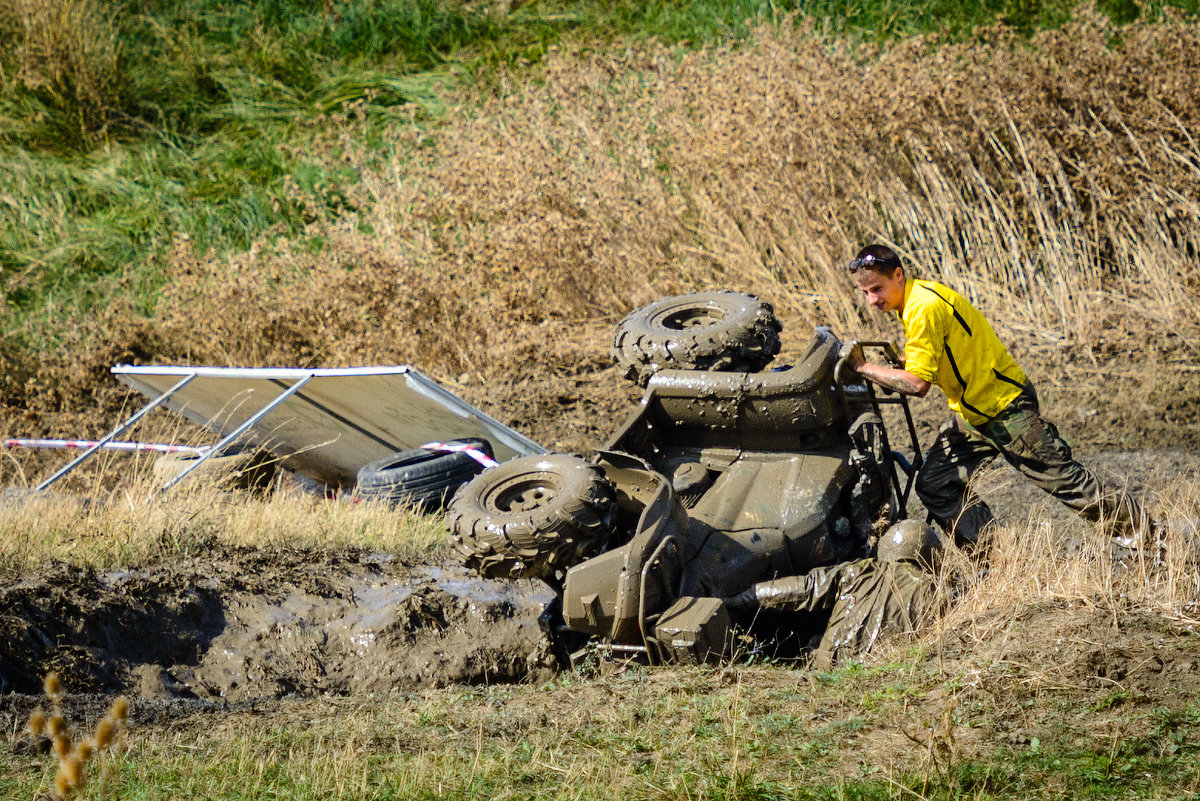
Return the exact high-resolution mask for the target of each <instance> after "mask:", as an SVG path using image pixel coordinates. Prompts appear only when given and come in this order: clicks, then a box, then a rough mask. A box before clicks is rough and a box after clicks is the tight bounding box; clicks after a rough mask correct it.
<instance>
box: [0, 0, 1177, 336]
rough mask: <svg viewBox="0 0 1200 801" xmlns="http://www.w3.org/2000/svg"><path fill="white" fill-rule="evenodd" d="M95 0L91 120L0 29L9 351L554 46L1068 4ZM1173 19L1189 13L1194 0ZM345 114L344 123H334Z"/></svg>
mask: <svg viewBox="0 0 1200 801" xmlns="http://www.w3.org/2000/svg"><path fill="white" fill-rule="evenodd" d="M95 2H96V3H97V9H98V11H97V13H98V14H99V15H100V17H101V18H103V19H107V20H110V21H111V24H112V36H115V42H112V41H109V42H108V45H111V46H110V47H108V49H105V39H104V36H103V35H101V34H102V33H103V32H102V31H101V32H100V33H97V41H99V42H100V44H99V45H93V46H92V50H89V51H88V52H89V53H93V54H94V53H96V52H100V53H101V54H103V53H110V54H112V56H111V59H110V60H109V61H105V60H104V59H103V58H101V57H100V56H95V55H93V56H92V57H93V58H94V59H97V64H98V66H97V68H96V69H97V72H98V73H99V74H101V76H102V79H97V86H99V87H100V88H99V89H97V92H98V93H99V94H100V95H101V96H102V97H103V102H102V103H101V104H100V106H96V104H95V103H93V104H92V106H88V107H84V105H82V104H81V102H77V99H76V98H75V97H74V95H73V94H72V87H76V85H77V83H78V82H76V83H72V80H73V79H72V78H71V77H70V75H68V76H67V77H66V78H62V79H61V80H60V81H59V83H58V84H55V83H53V82H49V83H47V82H45V81H43V82H42V84H40V85H37V84H36V83H35V82H30V81H22V80H19V76H20V75H21V74H22V73H21V67H22V61H21V59H22V33H21V28H20V26H19V25H18V24H17V22H16V21H15V20H12V19H8V20H7V21H5V19H6V18H5V16H4V15H3V14H0V42H7V45H3V44H0V67H2V68H3V69H2V71H0V170H2V174H3V175H4V178H3V183H2V184H0V279H2V281H3V284H2V286H3V293H4V294H3V298H4V300H5V311H4V315H5V317H4V329H5V334H6V336H8V337H14V336H16V337H19V336H22V328H23V323H24V322H25V321H28V320H30V319H33V320H42V321H45V320H50V321H51V323H50V328H51V330H53V328H54V326H55V325H56V323H54V322H53V320H54V319H55V318H62V317H69V316H71V315H72V314H87V313H88V312H89V311H90V310H91V309H92V308H94V307H96V306H102V305H105V304H106V303H107V302H108V300H109V299H110V298H111V297H113V295H114V294H121V295H129V294H132V296H133V298H134V300H135V302H136V303H137V304H138V306H139V307H140V308H141V309H142V311H143V312H145V313H147V314H149V313H150V312H151V310H152V307H153V303H154V297H155V292H156V290H157V289H158V287H159V286H160V285H161V282H162V281H163V265H164V262H165V258H166V254H167V252H168V251H169V249H170V247H171V243H172V241H173V238H175V237H177V236H179V235H186V236H187V237H188V238H189V239H190V243H191V247H193V248H194V250H195V251H196V252H197V253H205V252H208V251H209V250H210V249H211V250H212V251H213V252H215V253H216V254H218V255H220V254H222V253H226V252H230V251H239V250H243V249H245V248H247V247H248V246H249V244H250V243H252V242H253V241H255V240H256V239H258V238H259V237H261V236H263V235H264V234H267V233H272V234H278V235H287V236H290V237H295V236H297V235H298V234H299V233H300V232H302V231H303V230H304V227H305V225H307V224H308V223H310V222H312V221H313V217H314V215H315V216H324V217H328V218H336V217H337V216H338V215H339V214H342V213H343V212H346V211H350V210H352V209H353V203H352V202H350V201H349V200H348V199H347V196H346V191H345V190H346V188H347V187H348V186H352V185H353V183H354V182H355V180H356V178H357V176H356V174H355V173H354V171H353V170H351V169H349V168H347V167H345V166H344V165H343V163H342V162H341V160H340V158H339V156H340V153H339V151H338V148H337V147H336V146H329V145H328V143H329V142H330V141H331V140H332V137H331V136H330V135H329V134H328V130H329V129H330V128H337V127H338V125H342V126H344V129H345V130H347V131H349V132H350V135H351V136H352V138H353V139H354V140H355V141H357V142H364V143H367V144H368V145H370V144H372V143H375V142H379V141H381V139H380V136H381V134H382V132H383V131H384V130H386V129H387V128H388V127H389V126H391V127H395V126H401V125H415V126H418V127H421V128H435V127H436V126H437V125H438V124H441V123H442V122H443V121H444V117H443V112H444V110H443V107H442V104H441V100H440V98H442V97H443V96H444V95H445V93H446V91H447V90H451V89H453V88H455V87H458V86H461V85H463V84H469V83H471V82H482V85H483V86H485V87H486V86H489V85H490V84H489V83H488V82H489V81H490V79H491V76H493V75H494V74H495V72H494V70H495V68H496V67H499V66H502V65H518V66H519V65H524V64H532V63H536V62H538V61H539V60H540V59H541V58H542V57H543V56H544V55H545V54H546V52H547V50H548V48H549V47H550V46H551V45H553V44H555V43H557V42H561V41H562V40H563V39H564V37H573V38H576V39H579V40H583V41H588V42H592V43H594V46H596V47H601V48H602V47H606V46H608V45H609V44H610V43H613V42H615V41H620V40H628V39H644V38H648V37H659V38H660V39H663V40H666V41H671V42H685V43H688V44H690V45H693V46H697V45H701V44H704V43H709V42H724V41H730V40H735V39H737V38H738V37H741V36H743V35H745V33H746V32H747V31H748V30H749V26H750V25H752V24H755V23H758V22H772V21H778V20H780V19H782V18H783V17H784V16H785V15H786V14H788V13H789V12H792V11H799V12H801V13H802V14H804V15H808V16H810V17H813V18H816V19H817V20H820V21H821V23H820V25H821V27H823V28H824V29H825V30H827V31H828V32H830V33H832V34H836V35H842V36H846V37H849V38H851V39H854V40H874V41H886V40H888V39H892V38H895V37H903V36H908V35H911V34H915V33H927V32H937V33H940V34H942V35H944V36H947V37H951V38H958V37H963V36H967V35H969V33H970V31H971V30H972V29H973V28H974V27H975V26H978V25H980V24H990V23H992V22H993V21H994V20H995V19H996V18H997V17H1000V18H1002V19H1004V20H1006V21H1007V22H1008V23H1009V24H1012V25H1014V26H1016V27H1017V28H1019V29H1022V30H1025V31H1027V32H1032V31H1033V30H1035V29H1037V28H1039V27H1046V26H1056V25H1059V24H1061V23H1062V22H1063V21H1064V20H1065V19H1067V17H1068V15H1069V12H1070V9H1071V8H1072V7H1073V5H1074V4H1075V0H1049V2H1041V0H974V1H973V2H971V1H969V2H950V0H919V1H918V0H872V1H871V2H849V0H813V1H812V2H809V3H800V2H797V1H796V0H776V1H775V2H769V1H764V0H676V2H661V1H660V2H635V1H634V0H621V2H599V1H598V0H553V1H551V0H534V1H533V2H527V3H523V4H517V6H516V8H515V9H513V10H511V12H510V13H508V14H501V13H498V12H497V10H496V4H493V3H475V4H466V3H457V2H448V0H415V1H414V0H403V1H402V0H350V1H349V2H335V3H332V4H330V5H329V6H328V7H327V6H326V4H325V2H324V1H323V0H319V1H318V0H259V1H258V2H245V3H243V2H231V1H230V0H178V1H177V2H167V1H166V0H160V1H159V2H152V3H144V4H116V3H111V2H107V0H95ZM1162 2H1164V0H1155V2H1154V3H1150V4H1147V5H1146V6H1145V7H1140V6H1138V5H1137V4H1136V2H1134V0H1103V2H1102V3H1101V5H1102V7H1103V8H1104V10H1105V11H1107V12H1108V13H1109V14H1110V16H1112V17H1113V18H1114V19H1115V20H1117V21H1128V20H1130V19H1133V18H1135V17H1137V16H1138V15H1139V14H1140V15H1145V16H1151V17H1152V16H1153V15H1155V14H1157V13H1158V12H1159V11H1160V10H1161V5H1162ZM1172 4H1174V5H1179V6H1180V7H1182V8H1184V9H1185V10H1187V11H1189V12H1193V13H1194V12H1195V11H1196V7H1197V0H1172ZM35 5H36V4H35ZM330 9H332V11H333V13H332V14H331V13H330ZM100 62H103V63H102V64H101V63H100ZM105 65H107V66H105ZM348 104H352V105H353V106H354V108H355V114H354V115H353V119H352V120H351V121H348V122H344V123H331V122H330V121H329V118H328V115H330V114H337V113H339V112H341V111H342V110H343V109H345V108H346V107H347V105H348ZM289 184H294V185H296V186H298V187H299V188H300V190H301V192H302V193H303V195H305V196H307V197H306V201H305V202H304V203H298V202H297V201H296V199H295V193H289V192H288V191H287V187H288V185H289ZM314 247H319V242H318V243H315V244H314ZM27 344H29V345H33V344H34V343H32V342H30V343H27Z"/></svg>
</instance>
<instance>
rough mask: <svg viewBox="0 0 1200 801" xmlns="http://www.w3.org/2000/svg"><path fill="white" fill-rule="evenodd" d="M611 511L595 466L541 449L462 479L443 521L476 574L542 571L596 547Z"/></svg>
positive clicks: (542, 574) (603, 539) (543, 574)
mask: <svg viewBox="0 0 1200 801" xmlns="http://www.w3.org/2000/svg"><path fill="white" fill-rule="evenodd" d="M615 516H616V497H615V493H614V491H613V487H612V485H611V484H610V483H609V482H608V479H606V478H605V477H604V475H603V474H602V473H601V472H600V469H599V468H597V467H596V466H595V465H592V464H589V463H588V462H586V461H584V460H583V459H581V458H579V457H578V456H568V455H565V454H547V455H542V456H526V457H523V458H520V459H513V460H512V461H510V462H506V463H505V464H502V465H500V466H498V467H494V468H492V469H491V470H488V471H487V472H485V473H483V474H481V475H479V476H478V477H477V478H475V479H474V480H472V481H471V483H469V484H466V485H464V486H463V487H462V488H461V489H460V490H459V491H458V493H457V494H456V495H455V496H454V499H453V500H452V501H451V502H450V507H449V511H448V513H447V527H448V528H449V530H450V540H451V543H452V544H453V545H454V547H455V548H456V549H457V550H458V551H459V552H460V553H461V554H462V555H463V559H464V561H465V562H466V564H467V566H468V567H471V568H473V569H475V570H476V571H477V572H478V573H479V574H480V575H481V576H484V577H486V578H549V577H552V576H554V575H555V573H557V572H558V571H559V570H566V569H567V568H569V567H571V566H572V565H575V564H578V563H579V562H581V561H583V560H584V559H587V558H588V557H590V556H592V555H594V554H596V553H599V552H600V551H601V550H602V549H603V547H604V546H605V544H607V542H608V539H609V536H610V534H611V532H612V528H613V522H614V519H615Z"/></svg>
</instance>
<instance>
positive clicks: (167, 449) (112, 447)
mask: <svg viewBox="0 0 1200 801" xmlns="http://www.w3.org/2000/svg"><path fill="white" fill-rule="evenodd" d="M99 444H100V443H99V440H92V439H6V440H4V447H6V448H56V449H79V450H84V449H86V448H91V447H94V446H96V445H99ZM101 450H108V451H158V452H159V453H204V451H206V450H208V449H207V448H193V447H192V446H191V445H162V444H160V443H157V442H106V443H104V445H103V446H101Z"/></svg>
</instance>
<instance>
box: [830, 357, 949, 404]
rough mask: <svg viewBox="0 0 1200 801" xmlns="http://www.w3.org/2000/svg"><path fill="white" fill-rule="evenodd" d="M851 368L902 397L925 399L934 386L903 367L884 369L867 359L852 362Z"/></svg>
mask: <svg viewBox="0 0 1200 801" xmlns="http://www.w3.org/2000/svg"><path fill="white" fill-rule="evenodd" d="M856 361H857V364H856V363H855V362H856ZM850 366H851V367H853V368H854V371H855V372H856V373H858V374H859V375H861V376H862V377H863V378H866V379H869V380H871V381H874V382H875V383H876V384H878V385H879V386H881V387H887V388H888V389H894V390H896V391H897V392H899V393H900V394H902V395H916V396H917V397H918V398H923V397H925V393H927V392H928V391H929V388H930V387H931V386H933V385H932V384H930V383H929V382H928V381H926V380H925V379H923V378H918V377H917V376H915V375H913V374H912V373H910V372H908V371H907V370H905V369H904V368H902V367H884V366H883V365H880V364H874V363H872V362H869V361H867V360H866V359H855V360H851V363H850Z"/></svg>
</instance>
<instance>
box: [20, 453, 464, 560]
mask: <svg viewBox="0 0 1200 801" xmlns="http://www.w3.org/2000/svg"><path fill="white" fill-rule="evenodd" d="M110 469H114V470H122V471H123V475H124V480H123V481H122V482H121V483H120V484H119V485H118V486H117V487H116V488H115V489H113V488H110V487H111V485H113V484H114V483H116V482H114V481H113V480H112V479H111V478H110V477H108V476H104V475H103V474H98V478H97V481H96V485H95V488H94V490H93V491H92V492H91V493H90V494H83V493H78V494H76V493H70V494H67V493H57V492H53V491H51V492H50V493H47V494H46V495H25V494H23V493H21V494H17V495H10V496H7V497H6V498H5V501H4V502H3V503H0V571H2V572H3V573H5V574H7V575H22V574H24V573H27V572H28V571H30V570H32V569H35V568H37V567H38V566H40V565H43V564H46V563H47V562H51V561H63V562H67V563H71V564H77V565H83V566H90V567H96V568H109V567H118V566H128V565H137V564H143V563H147V562H156V561H162V560H170V559H178V558H183V557H188V556H197V555H202V554H204V553H206V552H208V551H210V550H212V549H213V548H218V547H223V546H225V547H227V546H234V547H237V546H245V547H256V548H267V549H273V548H284V549H287V548H301V549H316V550H321V551H325V550H329V549H346V548H349V549H368V550H379V551H383V552H388V553H394V554H396V555H398V556H399V557H400V558H402V559H403V558H414V557H420V558H425V559H427V558H431V557H434V556H435V555H436V554H437V552H438V551H439V549H440V548H441V545H442V541H443V540H444V537H445V533H444V531H443V527H442V523H441V520H440V519H438V518H436V517H433V516H422V515H420V514H417V513H415V512H412V511H409V510H405V509H403V508H400V509H392V508H390V507H388V506H386V505H381V504H371V503H355V502H351V501H348V500H326V499H323V498H319V497H316V496H313V495H311V494H308V493H305V492H303V491H301V490H300V489H298V488H296V487H294V486H281V487H279V488H278V489H277V490H276V491H275V492H273V493H272V494H271V495H270V497H269V498H267V499H265V500H264V499H262V498H261V497H259V496H257V495H255V494H253V493H250V492H247V491H240V490H239V491H221V490H219V489H218V488H216V487H213V486H211V485H206V484H205V483H204V482H198V481H195V480H191V479H189V480H188V481H187V482H184V483H181V484H180V485H179V486H178V487H176V488H173V489H172V490H171V491H170V492H169V494H162V495H160V494H157V491H156V490H157V484H156V483H155V482H154V481H153V480H152V479H151V477H150V476H149V469H148V463H146V464H145V465H143V469H142V470H141V471H140V472H139V471H138V470H136V469H134V470H131V469H130V466H129V464H128V460H114V464H113V465H112V466H110Z"/></svg>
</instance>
